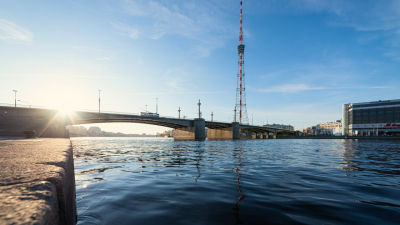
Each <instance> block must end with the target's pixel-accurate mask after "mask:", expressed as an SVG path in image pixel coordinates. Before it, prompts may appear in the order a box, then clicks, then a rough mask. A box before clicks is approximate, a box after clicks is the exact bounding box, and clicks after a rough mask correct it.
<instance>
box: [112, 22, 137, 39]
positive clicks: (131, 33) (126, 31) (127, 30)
mask: <svg viewBox="0 0 400 225" xmlns="http://www.w3.org/2000/svg"><path fill="white" fill-rule="evenodd" d="M111 24H112V25H113V27H114V28H115V29H116V30H119V31H122V33H121V34H122V35H126V36H128V37H129V38H132V39H138V38H139V34H140V32H139V30H138V29H136V28H133V27H130V26H128V25H126V24H123V23H111Z"/></svg>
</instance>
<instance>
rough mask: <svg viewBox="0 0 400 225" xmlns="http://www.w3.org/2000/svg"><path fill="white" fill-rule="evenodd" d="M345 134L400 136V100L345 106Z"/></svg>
mask: <svg viewBox="0 0 400 225" xmlns="http://www.w3.org/2000/svg"><path fill="white" fill-rule="evenodd" d="M342 121H343V125H342V129H343V134H345V135H350V136H376V135H378V136H400V99H397V100H385V101H381V100H379V101H375V102H362V103H350V104H344V105H343V120H342Z"/></svg>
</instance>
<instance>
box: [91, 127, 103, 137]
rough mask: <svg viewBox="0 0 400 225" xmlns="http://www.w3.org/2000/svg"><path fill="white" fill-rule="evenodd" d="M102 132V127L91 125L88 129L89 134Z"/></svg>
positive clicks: (96, 134) (95, 134)
mask: <svg viewBox="0 0 400 225" xmlns="http://www.w3.org/2000/svg"><path fill="white" fill-rule="evenodd" d="M101 133H102V132H101V129H100V127H89V129H88V135H89V136H98V135H100V134H101Z"/></svg>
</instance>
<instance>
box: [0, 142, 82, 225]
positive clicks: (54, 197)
mask: <svg viewBox="0 0 400 225" xmlns="http://www.w3.org/2000/svg"><path fill="white" fill-rule="evenodd" d="M0 168H1V173H0V224H76V201H75V174H74V161H73V151H72V146H71V141H70V139H69V138H40V139H22V138H9V137H1V138H0Z"/></svg>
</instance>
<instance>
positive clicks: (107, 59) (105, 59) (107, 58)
mask: <svg viewBox="0 0 400 225" xmlns="http://www.w3.org/2000/svg"><path fill="white" fill-rule="evenodd" d="M96 60H99V61H109V60H113V59H112V58H110V57H96Z"/></svg>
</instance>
